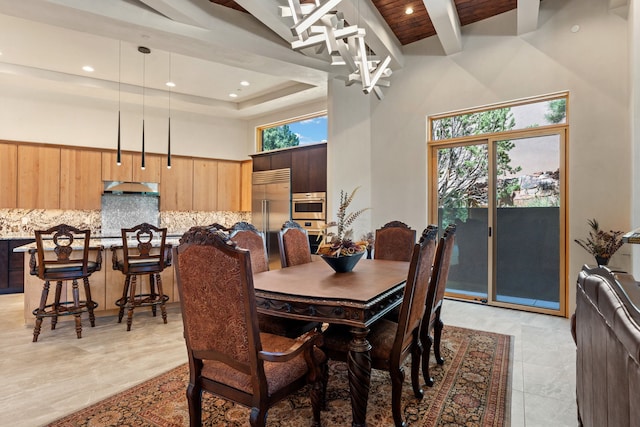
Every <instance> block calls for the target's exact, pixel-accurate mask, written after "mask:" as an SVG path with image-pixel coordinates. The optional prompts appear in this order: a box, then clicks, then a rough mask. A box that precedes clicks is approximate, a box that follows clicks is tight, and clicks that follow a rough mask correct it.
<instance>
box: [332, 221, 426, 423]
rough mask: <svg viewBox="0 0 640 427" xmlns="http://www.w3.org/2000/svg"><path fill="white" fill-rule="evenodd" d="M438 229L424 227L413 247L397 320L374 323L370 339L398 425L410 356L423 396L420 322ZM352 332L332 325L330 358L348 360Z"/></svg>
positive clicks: (415, 388) (375, 365)
mask: <svg viewBox="0 0 640 427" xmlns="http://www.w3.org/2000/svg"><path fill="white" fill-rule="evenodd" d="M436 235H437V230H434V229H425V230H424V232H423V233H422V235H421V237H420V241H419V242H418V243H416V244H415V245H414V247H413V251H412V255H411V262H410V264H409V273H408V275H407V282H406V285H405V288H404V293H403V299H402V304H401V309H400V318H399V321H398V322H393V321H390V320H388V319H384V318H383V319H380V320H378V321H377V322H375V323H374V324H373V325H371V328H370V331H369V334H368V335H367V339H368V340H369V343H370V344H371V366H372V367H373V368H374V369H380V370H386V371H388V372H389V376H390V378H391V409H392V413H393V420H394V424H395V425H396V427H400V426H404V425H405V424H404V422H403V420H402V408H401V403H402V402H401V399H402V383H403V382H404V377H405V374H404V363H405V362H406V360H407V359H408V358H409V356H411V384H412V387H413V393H414V395H415V397H416V398H417V399H422V397H423V392H422V389H421V387H420V356H421V353H422V346H421V343H420V324H421V322H422V317H423V315H424V311H425V304H426V299H427V294H428V289H429V276H430V274H431V262H432V260H433V254H434V252H435V250H436V243H435V242H436ZM351 340H352V334H351V332H350V331H349V328H347V327H330V328H329V329H328V330H327V331H326V332H325V336H324V346H323V347H322V349H323V350H324V351H325V353H326V354H327V356H328V357H329V358H330V359H335V360H341V361H346V360H347V358H348V354H349V346H350V342H351Z"/></svg>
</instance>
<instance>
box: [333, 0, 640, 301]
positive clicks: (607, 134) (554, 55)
mask: <svg viewBox="0 0 640 427" xmlns="http://www.w3.org/2000/svg"><path fill="white" fill-rule="evenodd" d="M550 9H553V10H550ZM515 23H516V14H515V12H508V13H505V14H502V15H500V16H497V17H495V18H492V19H489V20H486V21H482V22H480V23H476V24H473V25H469V26H465V27H464V29H463V51H462V52H461V53H458V54H454V55H450V56H445V55H444V54H443V52H442V48H441V46H440V45H439V43H438V40H437V38H435V37H432V38H430V39H426V40H423V41H419V42H416V43H413V44H411V45H408V46H405V48H404V52H405V66H404V68H403V69H402V70H399V71H397V72H394V74H393V76H392V77H391V82H392V83H391V88H389V89H383V91H384V93H385V98H384V99H383V100H382V101H378V100H377V99H375V97H373V96H372V97H369V100H370V106H368V105H367V106H362V109H361V110H360V111H354V105H353V103H350V102H345V97H336V98H334V99H330V101H329V105H330V107H329V111H330V113H332V114H330V122H331V123H332V124H333V126H331V127H330V133H329V149H330V150H331V148H332V146H333V147H335V145H334V143H336V142H337V141H336V140H337V138H336V135H340V134H342V133H343V132H345V131H347V130H349V127H351V126H353V125H354V123H355V124H356V125H358V124H359V123H362V124H364V121H363V118H362V117H361V116H362V114H363V113H364V112H366V110H367V109H369V108H370V111H371V115H370V117H369V119H368V123H369V124H370V126H371V127H370V138H371V144H370V145H371V148H370V150H371V170H372V171H373V173H372V175H371V180H370V183H369V184H368V185H369V186H370V187H371V195H372V203H371V206H372V208H373V210H372V220H371V221H372V222H371V229H375V228H377V227H379V226H381V225H383V224H384V223H385V222H386V221H389V220H392V219H399V220H403V221H405V222H407V223H408V224H409V225H411V226H412V227H413V228H416V229H418V230H422V229H423V228H424V227H425V226H426V224H427V200H428V199H427V196H428V189H427V167H426V156H427V151H426V126H427V116H429V115H432V114H437V113H442V112H447V111H452V110H457V109H463V108H469V107H474V106H481V105H486V104H490V103H495V102H502V101H508V100H513V99H519V98H525V97H530V96H535V95H541V94H547V93H552V92H557V91H561V90H568V91H570V107H569V108H570V118H569V121H570V137H569V169H568V173H569V176H568V183H569V200H568V202H569V211H568V212H569V242H570V243H569V244H568V246H569V248H568V249H569V259H568V270H569V271H568V278H567V284H568V285H569V286H570V288H569V290H568V294H567V296H568V298H569V301H570V307H569V309H570V310H573V307H574V299H575V285H574V283H575V279H576V277H577V272H578V271H579V269H580V267H581V265H582V264H584V263H587V262H589V263H591V262H593V261H592V259H591V257H590V256H589V255H588V254H587V253H586V252H585V251H583V250H582V249H580V248H579V247H577V246H576V245H575V244H574V243H573V239H574V238H579V237H584V235H585V234H586V233H587V225H586V220H587V219H588V218H597V219H598V220H599V221H600V223H601V225H602V226H604V227H605V228H607V229H609V228H610V229H620V230H625V231H626V230H628V229H630V227H631V224H630V211H631V209H630V202H631V180H630V178H631V160H630V159H631V154H632V150H631V143H630V122H629V120H630V116H629V112H628V109H629V76H628V69H629V61H628V49H627V45H628V38H627V22H626V21H625V20H624V19H623V18H621V17H619V16H617V15H613V14H610V13H608V11H607V2H606V1H602V0H557V1H554V2H542V3H541V11H540V21H539V26H538V29H537V30H536V31H535V32H532V33H528V34H525V35H522V36H520V37H518V36H516V35H515V34H516V27H515ZM575 24H578V25H580V27H581V29H580V31H579V32H577V33H572V32H571V31H570V29H571V27H572V26H573V25H575ZM337 88H338V86H337V85H334V89H336V90H337ZM351 96H354V97H360V98H362V97H366V96H365V95H362V94H361V93H357V92H353V94H352V95H351ZM336 117H340V120H339V121H336ZM359 136H360V138H363V139H366V138H367V132H359ZM344 142H346V141H343V143H344ZM358 144H361V145H362V146H365V145H367V144H366V142H365V141H364V140H360V141H358ZM338 148H339V147H338ZM330 152H331V151H330ZM335 154H336V153H335V152H334V155H333V156H331V160H332V161H333V162H332V163H331V164H330V172H329V175H330V176H333V177H335V179H336V180H337V179H341V180H342V182H338V183H334V184H333V185H332V188H340V187H342V186H344V185H347V184H345V182H346V181H347V180H348V176H347V174H346V173H345V171H344V169H341V168H344V167H346V165H349V164H351V165H355V164H359V163H361V162H362V157H363V155H366V154H367V152H366V151H360V150H348V151H347V150H341V151H340V154H339V156H338V155H335ZM338 177H341V178H338ZM365 185H367V184H365ZM638 225H640V224H638ZM638 225H636V226H638ZM629 251H630V249H629V248H628V245H626V246H623V248H622V250H620V251H619V253H618V254H616V255H615V256H614V258H613V259H612V264H613V265H615V266H620V267H621V268H622V269H625V270H630V259H629V258H630V257H629Z"/></svg>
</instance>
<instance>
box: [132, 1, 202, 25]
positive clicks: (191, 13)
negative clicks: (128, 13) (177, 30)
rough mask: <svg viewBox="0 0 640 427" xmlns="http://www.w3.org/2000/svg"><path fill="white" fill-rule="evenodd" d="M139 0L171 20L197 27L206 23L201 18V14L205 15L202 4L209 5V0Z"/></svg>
mask: <svg viewBox="0 0 640 427" xmlns="http://www.w3.org/2000/svg"><path fill="white" fill-rule="evenodd" d="M140 1H141V2H142V3H144V4H146V5H147V6H149V7H150V8H152V9H154V10H156V11H158V12H159V13H161V14H163V15H164V16H166V17H167V18H169V19H171V20H173V21H176V22H182V23H183V24H188V25H195V26H198V27H202V26H204V25H206V20H205V19H203V16H206V10H204V9H203V8H202V6H209V5H210V3H209V2H206V3H205V4H204V5H203V4H202V3H199V4H196V3H197V2H194V1H189V0H140ZM207 3H209V4H207Z"/></svg>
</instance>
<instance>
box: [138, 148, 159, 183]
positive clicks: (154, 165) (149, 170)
mask: <svg viewBox="0 0 640 427" xmlns="http://www.w3.org/2000/svg"><path fill="white" fill-rule="evenodd" d="M141 165H142V154H140V153H134V154H133V171H132V174H131V175H132V177H131V178H132V179H131V180H132V181H133V182H160V175H161V172H160V170H161V169H162V156H160V155H159V154H149V153H147V154H145V156H144V166H145V167H144V170H143V169H142V167H141Z"/></svg>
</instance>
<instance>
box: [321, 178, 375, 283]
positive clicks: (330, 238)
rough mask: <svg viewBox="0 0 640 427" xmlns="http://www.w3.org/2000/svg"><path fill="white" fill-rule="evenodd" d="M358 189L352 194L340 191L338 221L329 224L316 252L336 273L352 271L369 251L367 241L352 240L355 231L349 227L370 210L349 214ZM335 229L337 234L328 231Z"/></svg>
mask: <svg viewBox="0 0 640 427" xmlns="http://www.w3.org/2000/svg"><path fill="white" fill-rule="evenodd" d="M358 188H359V187H356V188H355V189H354V190H353V191H352V192H351V194H348V193H346V192H345V191H344V190H340V205H339V207H338V212H337V218H338V220H337V221H331V222H329V223H327V225H326V226H325V230H324V233H323V234H322V241H321V242H320V244H319V245H318V250H317V251H316V254H318V255H320V256H321V257H322V259H324V260H325V261H326V262H327V264H329V265H330V266H331V267H332V268H333V269H334V270H336V272H347V271H351V270H352V269H353V267H354V266H355V264H356V263H357V262H358V260H359V259H360V258H361V257H362V255H363V254H364V253H365V251H366V250H367V245H368V243H367V241H365V240H362V241H357V242H354V241H353V240H352V235H353V231H352V230H351V229H349V226H350V225H351V224H353V222H354V221H355V220H356V218H358V217H359V216H360V215H362V213H363V212H365V211H366V210H367V209H369V208H364V209H360V210H357V211H354V212H347V209H348V208H349V205H350V204H351V202H352V201H353V197H354V196H355V194H356V192H357V191H358ZM333 227H336V228H337V230H336V231H335V232H333V231H327V230H328V229H329V228H333ZM340 258H342V259H340Z"/></svg>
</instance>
